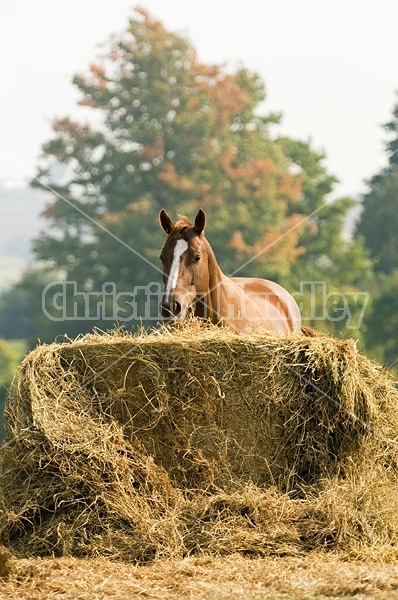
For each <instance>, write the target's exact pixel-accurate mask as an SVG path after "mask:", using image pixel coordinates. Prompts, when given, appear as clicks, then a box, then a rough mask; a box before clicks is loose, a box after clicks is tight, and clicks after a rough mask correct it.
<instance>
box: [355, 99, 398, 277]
mask: <svg viewBox="0 0 398 600" xmlns="http://www.w3.org/2000/svg"><path fill="white" fill-rule="evenodd" d="M384 129H385V130H386V131H387V132H388V133H389V135H392V138H391V139H389V141H388V142H386V144H385V146H386V153H387V157H388V164H387V167H386V168H384V169H382V170H381V171H380V172H379V173H377V174H376V175H375V176H374V177H373V178H372V179H371V180H370V181H369V191H368V193H367V194H365V196H364V200H363V211H362V214H361V217H360V219H359V221H358V225H357V234H358V235H362V236H363V237H364V239H365V244H366V246H367V248H369V250H370V253H371V255H372V257H373V258H374V260H375V272H376V273H387V274H391V273H392V272H393V271H394V270H396V269H398V236H397V231H398V102H397V104H396V105H395V107H394V109H393V114H392V120H391V121H390V122H388V123H386V124H385V125H384Z"/></svg>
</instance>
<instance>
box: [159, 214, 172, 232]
mask: <svg viewBox="0 0 398 600" xmlns="http://www.w3.org/2000/svg"><path fill="white" fill-rule="evenodd" d="M159 220H160V224H161V226H162V227H163V229H164V230H165V232H166V233H170V231H171V230H172V229H173V227H174V223H173V221H172V220H171V219H170V217H169V215H168V214H167V212H166V211H165V210H164V209H163V208H162V210H161V211H160V214H159Z"/></svg>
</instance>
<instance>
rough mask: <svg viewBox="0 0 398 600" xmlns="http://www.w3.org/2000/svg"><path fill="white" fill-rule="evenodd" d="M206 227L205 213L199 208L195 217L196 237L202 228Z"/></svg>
mask: <svg viewBox="0 0 398 600" xmlns="http://www.w3.org/2000/svg"><path fill="white" fill-rule="evenodd" d="M205 227H206V215H205V211H204V210H203V209H202V208H200V209H199V212H198V214H197V215H196V219H195V225H194V229H195V231H196V233H197V234H198V235H200V234H201V233H202V231H203V230H204V228H205Z"/></svg>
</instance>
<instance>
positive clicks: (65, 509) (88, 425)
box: [0, 322, 398, 562]
mask: <svg viewBox="0 0 398 600" xmlns="http://www.w3.org/2000/svg"><path fill="white" fill-rule="evenodd" d="M5 420H6V428H7V434H8V439H7V440H6V443H5V444H4V445H3V447H2V448H1V450H0V459H1V471H0V501H1V505H0V506H1V513H0V543H2V544H4V545H6V546H7V547H8V548H10V549H11V550H12V551H13V552H14V553H16V554H17V555H19V556H29V555H47V554H50V555H55V556H82V557H84V556H109V557H112V558H115V559H123V560H129V561H134V562H146V561H149V560H152V559H154V558H159V557H165V558H180V557H183V556H187V555H190V554H196V553H211V554H227V553H236V552H241V553H244V554H252V555H257V556H266V555H270V554H275V555H299V554H303V553H308V552H310V551H312V550H314V549H318V550H319V549H326V550H333V551H335V552H339V553H341V554H342V555H344V556H351V557H359V556H363V555H366V556H372V557H383V558H384V559H387V558H393V557H396V556H397V555H398V552H397V547H396V545H397V540H398V480H397V474H398V467H397V459H398V439H397V435H398V392H397V390H396V388H395V386H394V382H393V380H392V379H391V377H390V376H389V375H388V373H387V372H386V371H385V370H383V368H382V367H380V366H379V365H377V364H376V363H374V362H373V361H371V360H369V359H368V358H366V357H365V356H363V355H361V354H360V353H358V351H357V349H356V346H355V343H354V342H353V341H352V340H336V339H333V338H329V337H319V338H308V337H304V336H295V335H277V334H273V333H269V332H257V333H253V334H251V335H248V336H236V335H235V334H233V333H231V332H228V331H226V330H222V329H219V328H216V327H211V326H204V325H202V324H200V323H197V322H192V323H189V324H187V325H184V326H181V327H179V328H175V329H173V330H170V329H163V330H161V331H159V332H155V333H152V334H145V333H140V334H139V335H136V336H132V335H130V334H127V333H121V332H112V333H107V334H99V333H97V334H93V335H88V336H85V337H83V338H80V339H77V340H75V341H71V342H70V343H65V344H51V345H48V346H47V345H42V346H39V347H37V348H36V349H35V350H34V351H33V352H32V353H31V354H30V355H29V356H27V357H26V359H25V360H24V361H23V363H22V365H21V367H20V370H19V374H18V376H17V378H16V380H15V382H14V385H13V388H12V390H11V393H10V396H9V399H8V403H7V407H6V412H5Z"/></svg>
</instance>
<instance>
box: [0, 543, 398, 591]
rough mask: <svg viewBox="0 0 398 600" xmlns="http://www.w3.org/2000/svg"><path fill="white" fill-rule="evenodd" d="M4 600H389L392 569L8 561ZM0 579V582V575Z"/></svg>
mask: <svg viewBox="0 0 398 600" xmlns="http://www.w3.org/2000/svg"><path fill="white" fill-rule="evenodd" d="M7 564H8V571H7V574H6V575H4V574H3V578H2V581H1V583H0V598H1V599H2V600H16V599H18V600H39V599H43V598H46V599H47V598H51V599H54V600H57V599H61V598H62V599H63V600H69V599H70V600H72V599H73V600H97V599H98V600H99V599H104V600H105V599H109V598H112V599H114V600H126V599H128V598H154V599H155V598H161V599H167V600H177V599H179V600H185V599H186V600H188V599H194V600H279V599H281V600H282V599H283V600H326V599H331V598H333V599H338V598H356V599H358V600H365V599H370V598H372V599H375V600H376V599H378V600H384V599H385V600H395V599H397V598H398V565H392V564H389V565H385V564H383V563H381V562H360V561H358V562H345V561H341V560H340V559H338V558H337V557H336V556H331V555H325V554H322V553H314V554H312V555H310V556H307V557H296V558H292V557H279V558H275V557H274V558H270V557H269V558H264V559H257V558H245V557H242V556H240V555H232V556H228V557H224V558H221V557H209V556H207V557H204V556H198V557H195V558H188V559H183V560H180V561H162V560H159V561H155V562H153V563H151V564H148V565H145V566H136V565H133V564H129V563H124V562H122V563H120V562H116V563H115V562H112V561H110V560H108V559H104V558H98V559H76V558H62V559H54V558H46V559H38V558H29V559H16V558H14V557H12V556H9V557H8V559H7ZM0 579H1V576H0Z"/></svg>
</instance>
